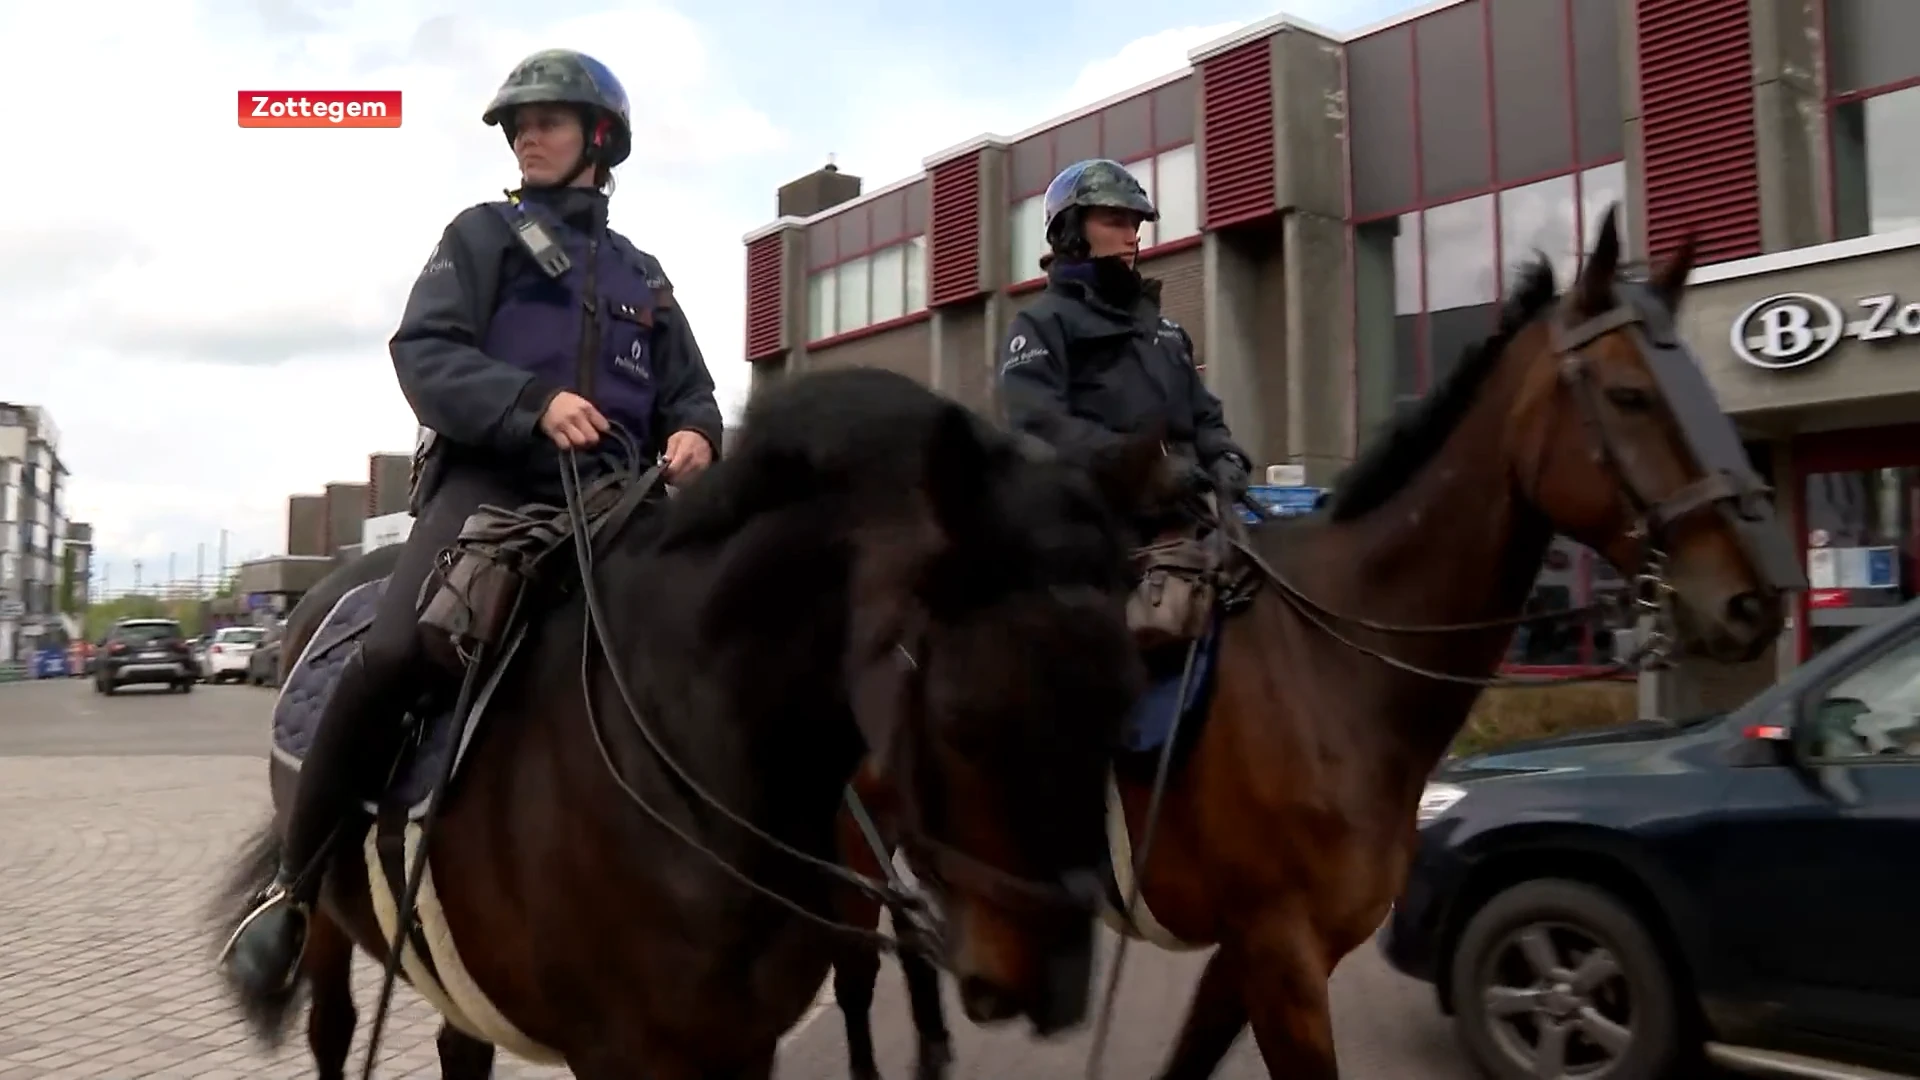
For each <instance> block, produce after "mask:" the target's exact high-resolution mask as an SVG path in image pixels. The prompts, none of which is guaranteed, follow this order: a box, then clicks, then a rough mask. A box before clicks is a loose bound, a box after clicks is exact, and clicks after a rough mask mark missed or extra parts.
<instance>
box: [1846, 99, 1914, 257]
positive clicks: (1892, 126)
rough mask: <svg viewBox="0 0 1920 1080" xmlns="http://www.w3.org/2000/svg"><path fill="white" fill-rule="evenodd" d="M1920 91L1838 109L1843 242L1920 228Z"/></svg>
mask: <svg viewBox="0 0 1920 1080" xmlns="http://www.w3.org/2000/svg"><path fill="white" fill-rule="evenodd" d="M1916 126H1920V87H1912V86H1910V87H1907V88H1906V89H1903V90H1894V91H1892V92H1890V93H1875V94H1872V95H1871V96H1868V97H1861V98H1849V99H1846V100H1843V101H1840V102H1838V103H1837V104H1835V105H1834V107H1833V111H1832V123H1831V124H1830V129H1831V131H1832V133H1833V135H1832V137H1833V188H1834V192H1833V194H1834V227H1835V231H1836V232H1837V233H1838V235H1839V236H1840V237H1841V238H1842V239H1847V238H1850V237H1856V236H1869V235H1873V234H1876V233H1885V232H1894V231H1896V230H1899V229H1910V228H1913V227H1914V226H1917V225H1920V144H1916V143H1915V142H1914V140H1913V137H1912V133H1913V131H1914V129H1915V127H1916Z"/></svg>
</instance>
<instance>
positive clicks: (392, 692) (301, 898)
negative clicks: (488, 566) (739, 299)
mask: <svg viewBox="0 0 1920 1080" xmlns="http://www.w3.org/2000/svg"><path fill="white" fill-rule="evenodd" d="M483 120H484V121H485V122H486V123H487V124H488V125H490V126H491V125H498V126H499V127H500V128H501V129H502V131H503V132H504V133H505V135H506V138H507V142H508V144H509V145H510V146H512V148H513V151H514V155H515V157H516V158H517V159H518V162H519V166H520V172H521V180H522V185H521V187H520V188H519V189H518V190H517V191H510V192H507V193H506V195H507V197H506V199H505V200H503V201H500V202H493V203H485V204H482V205H479V206H474V207H470V208H468V209H466V210H464V211H462V212H461V213H460V214H459V215H458V216H456V217H455V218H454V219H453V221H452V223H451V224H449V225H448V226H447V228H446V230H445V232H444V233H443V234H442V235H441V238H440V243H439V245H438V246H437V247H435V248H434V250H433V254H432V255H431V256H429V258H428V260H427V265H426V267H425V268H424V269H423V270H422V271H421V272H420V276H419V278H418V280H416V281H415V283H414V286H413V292H412V295H411V296H409V297H408V300H407V306H406V312H405V315H404V316H403V318H402V321H401V324H400V328H399V330H398V331H397V332H396V333H395V334H394V336H393V339H392V342H391V352H392V355H393V364H394V371H395V373H396V374H397V376H398V377H399V382H400V388H401V391H402V392H403V393H405V394H406V397H407V401H408V403H409V404H411V405H412V406H413V410H414V413H415V414H416V415H417V416H418V418H419V420H420V423H421V424H422V425H423V426H424V427H426V428H427V429H429V430H430V431H431V432H432V433H433V435H432V440H431V443H432V445H431V447H430V448H429V449H428V450H427V452H426V454H425V460H424V462H423V465H422V469H421V475H420V478H419V489H418V491H417V493H416V506H417V507H418V511H417V522H416V524H415V527H414V529H413V531H412V533H411V535H410V536H409V537H408V538H407V540H406V542H405V544H406V546H405V549H404V551H403V552H402V553H401V555H400V556H399V559H398V562H397V564H396V566H395V569H394V572H393V575H392V577H391V579H390V580H389V582H388V585H387V588H386V592H385V594H384V596H383V597H382V600H381V606H380V609H379V611H378V613H377V614H376V616H375V621H374V623H373V625H372V626H371V627H370V628H369V630H368V632H367V634H366V636H365V638H364V640H363V643H362V646H361V648H360V650H359V652H358V655H357V656H356V657H354V658H353V659H352V660H351V661H350V662H349V663H348V665H347V666H346V668H345V670H344V671H343V673H342V675H341V677H340V682H339V685H338V689H337V690H336V691H335V692H334V694H333V696H332V699H331V701H330V702H329V703H328V705H327V709H326V713H325V715H324V717H323V718H322V720H321V725H320V729H319V731H318V733H317V734H316V737H315V739H314V741H313V745H312V748H311V750H310V752H309V754H308V756H307V758H306V761H305V763H304V765H303V767H302V768H301V771H300V782H299V790H298V793H297V794H296V796H295V798H294V801H293V804H292V809H291V816H290V819H289V820H288V822H287V828H286V848H285V856H284V859H283V861H282V863H281V866H280V870H279V873H278V875H277V876H276V877H275V879H274V881H273V882H272V884H271V885H269V886H268V887H267V888H266V889H265V890H264V891H263V893H262V894H261V895H259V896H258V897H256V898H255V906H254V908H253V910H252V911H251V913H250V914H248V915H247V917H246V918H245V919H244V921H242V922H241V923H240V925H239V928H238V929H237V930H236V931H235V932H234V935H233V937H232V939H231V940H230V941H229V943H228V946H227V949H226V950H225V953H224V955H225V956H226V957H227V963H228V964H229V967H230V971H231V975H232V977H233V978H234V979H235V980H236V981H237V982H239V983H240V985H241V986H242V987H243V988H244V989H245V990H246V991H248V992H251V993H256V994H267V993H271V992H274V991H277V990H279V989H281V988H284V987H285V986H288V985H290V984H291V983H292V981H293V980H294V978H295V977H296V972H297V971H298V970H299V965H300V959H301V955H302V952H303V950H304V948H305V942H306V931H307V926H308V920H309V918H310V914H311V911H312V909H313V905H314V903H315V901H316V899H317V898H318V896H319V892H320V884H321V876H322V867H323V865H324V854H325V848H326V847H327V844H328V838H329V837H330V836H331V835H332V834H333V832H334V831H335V829H336V827H337V826H338V825H339V824H340V823H341V821H342V820H343V819H344V818H345V816H346V815H347V814H348V812H349V810H350V809H352V807H353V800H354V799H355V798H356V797H357V795H358V794H359V793H361V792H362V791H364V789H366V788H367V787H370V786H372V785H373V784H375V783H377V782H378V780H379V778H378V777H374V776H370V775H367V773H368V771H369V770H370V769H372V768H377V767H379V766H380V765H382V764H384V763H385V762H387V761H389V760H390V751H391V750H392V749H393V746H392V739H393V738H394V737H396V736H397V735H398V733H399V732H400V730H401V720H402V717H403V715H404V714H405V712H406V710H407V709H408V708H409V707H410V706H411V705H412V704H414V703H415V702H416V701H418V700H419V699H420V697H421V696H422V694H423V693H425V692H428V691H430V690H433V689H436V687H434V686H433V685H430V683H431V682H432V679H433V676H434V675H435V673H436V672H437V671H440V670H443V669H439V668H437V667H436V665H435V663H433V662H431V661H430V660H428V659H427V657H426V655H425V654H424V653H423V646H424V636H423V635H422V633H421V632H420V628H419V625H418V619H419V617H420V615H419V610H418V600H419V597H420V593H421V590H422V587H423V585H424V584H425V582H426V581H427V580H428V576H429V572H430V571H432V570H433V569H434V566H435V561H436V559H437V558H438V557H439V555H440V553H441V552H442V551H443V550H444V549H446V548H447V547H448V546H449V545H451V544H452V543H453V542H454V540H455V539H456V537H458V535H459V534H460V532H461V529H462V527H463V525H464V524H465V523H466V521H467V519H468V517H469V515H471V514H473V513H474V511H476V510H478V509H479V508H480V507H481V506H482V505H483V504H488V505H494V506H500V507H516V506H521V505H524V504H526V503H529V502H534V501H540V502H546V503H558V502H559V501H560V498H559V497H558V494H559V493H558V492H557V491H556V490H555V485H556V482H557V479H558V476H559V472H558V466H559V462H558V460H557V458H558V454H559V453H561V452H564V451H568V450H572V451H576V452H580V453H579V461H580V465H581V467H582V468H583V469H587V470H589V471H593V470H599V471H605V470H606V469H608V468H610V467H611V466H612V464H613V462H612V460H611V458H610V455H609V454H607V453H606V452H605V449H606V447H607V445H608V443H607V441H604V440H603V439H602V436H603V435H605V434H606V433H607V432H609V431H610V430H611V423H610V422H614V423H618V424H619V425H621V426H622V427H624V428H625V429H626V430H627V431H628V432H630V433H631V434H632V435H633V436H634V437H635V438H636V439H637V440H638V442H639V445H640V448H641V449H642V450H643V451H644V452H645V453H646V455H647V456H648V457H650V458H651V457H653V456H655V455H658V456H660V457H662V458H664V461H663V471H662V475H663V477H664V479H666V480H667V481H668V482H670V483H678V484H682V485H684V484H685V483H687V482H688V481H689V480H691V479H692V478H693V477H695V476H696V475H698V474H699V472H700V471H701V470H703V469H704V468H706V467H707V466H708V465H709V464H711V463H712V461H713V460H714V457H715V455H716V454H717V453H718V451H719V447H720V444H721V432H722V426H721V417H720V409H719V406H718V405H717V404H716V402H715V400H714V393H713V379H712V376H711V375H710V374H709V372H708V371H707V367H706V362H705V360H704V359H703V358H702V357H701V354H700V349H699V346H698V345H696V344H695V342H694V337H693V331H692V330H691V329H690V328H689V326H688V325H687V321H686V318H685V315H684V313H683V312H682V311H681V310H680V309H679V308H678V307H677V306H675V304H674V302H673V287H672V285H671V284H670V283H669V282H668V280H667V277H666V274H665V272H664V271H663V270H662V269H661V267H660V263H659V262H658V261H657V260H655V259H654V258H653V257H652V256H651V255H648V254H647V253H646V252H644V251H641V250H640V249H639V248H637V247H635V246H634V245H633V243H632V242H630V241H629V240H628V239H627V238H626V237H624V236H621V235H620V234H619V233H616V232H614V231H613V230H611V229H609V228H608V227H607V199H608V190H609V189H610V187H611V183H612V170H613V168H614V167H615V166H617V165H619V164H620V163H621V162H623V161H625V160H626V158H627V155H628V153H629V152H630V151H631V149H632V139H633V129H632V123H631V119H630V115H629V106H628V101H627V94H626V91H625V90H624V89H623V88H622V87H621V85H620V82H619V80H617V79H616V78H614V76H613V74H612V72H610V71H608V70H607V68H606V66H605V65H603V64H601V63H600V62H599V61H597V60H595V59H593V58H592V57H590V56H586V55H584V54H582V53H578V52H573V51H570V50H549V51H545V52H541V53H536V54H535V55H533V56H530V57H528V58H527V59H526V60H524V61H522V62H521V63H520V64H519V66H517V67H515V68H514V69H513V71H512V73H510V74H509V75H508V76H507V78H506V81H505V83H504V84H503V85H502V86H501V87H500V90H499V92H498V93H497V94H496V95H495V96H494V99H493V102H492V104H490V105H489V106H488V108H487V111H486V113H485V115H484V116H483ZM576 313H579V314H576ZM583 342H584V343H585V344H584V345H583Z"/></svg>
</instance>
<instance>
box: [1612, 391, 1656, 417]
mask: <svg viewBox="0 0 1920 1080" xmlns="http://www.w3.org/2000/svg"><path fill="white" fill-rule="evenodd" d="M1607 400H1608V401H1610V402H1612V403H1613V406H1614V407H1615V408H1617V409H1622V410H1624V411H1627V412H1646V411H1647V410H1648V409H1651V408H1652V407H1653V395H1652V394H1649V393H1647V392H1646V391H1645V390H1642V389H1640V388H1639V387H1637V386H1611V387H1608V388H1607Z"/></svg>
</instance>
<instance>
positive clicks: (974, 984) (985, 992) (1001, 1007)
mask: <svg viewBox="0 0 1920 1080" xmlns="http://www.w3.org/2000/svg"><path fill="white" fill-rule="evenodd" d="M960 1008H961V1010H962V1011H964V1012H965V1013H966V1014H967V1019H969V1020H971V1021H973V1022H974V1023H976V1024H992V1023H998V1022H1000V1021H1005V1020H1011V1019H1013V1018H1014V1017H1016V1016H1018V1015H1020V1008H1019V1006H1017V1005H1015V1004H1014V1003H1013V1002H1012V1001H1010V1000H1008V998H1007V997H1006V995H1004V994H1002V993H1001V992H1000V991H999V990H997V989H995V988H994V986H993V984H991V983H989V982H987V980H985V979H983V978H981V977H980V976H978V975H968V976H966V977H964V978H962V979H961V980H960Z"/></svg>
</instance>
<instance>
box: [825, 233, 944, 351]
mask: <svg viewBox="0 0 1920 1080" xmlns="http://www.w3.org/2000/svg"><path fill="white" fill-rule="evenodd" d="M926 277H927V238H926V237H924V236H916V237H914V238H913V239H911V240H908V241H907V242H906V243H904V244H894V245H891V246H889V247H884V248H881V249H880V250H879V251H876V252H873V253H872V254H869V255H862V256H860V257H859V258H855V259H849V260H847V261H846V262H843V263H840V264H838V265H835V266H829V267H827V268H826V269H824V270H816V271H814V272H813V273H812V274H810V275H808V276H807V337H808V340H810V341H819V340H821V339H822V338H830V337H834V336H837V335H839V334H848V333H852V332H853V331H855V330H863V329H865V328H867V327H869V326H873V325H875V324H877V323H884V322H890V321H892V320H894V319H900V318H904V317H906V316H908V315H917V314H919V313H920V312H922V311H925V310H927V281H926Z"/></svg>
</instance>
